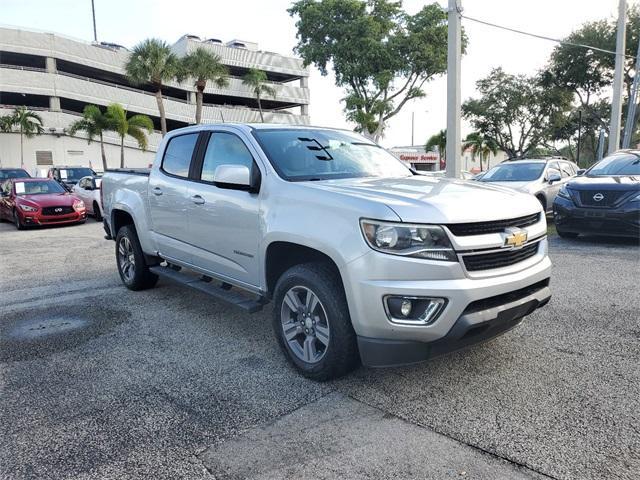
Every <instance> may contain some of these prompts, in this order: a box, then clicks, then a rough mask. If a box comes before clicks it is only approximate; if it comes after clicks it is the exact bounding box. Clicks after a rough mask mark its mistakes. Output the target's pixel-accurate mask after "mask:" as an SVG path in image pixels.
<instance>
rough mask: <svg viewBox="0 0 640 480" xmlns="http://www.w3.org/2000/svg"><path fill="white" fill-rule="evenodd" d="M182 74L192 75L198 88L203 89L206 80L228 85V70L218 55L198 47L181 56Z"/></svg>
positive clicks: (222, 85)
mask: <svg viewBox="0 0 640 480" xmlns="http://www.w3.org/2000/svg"><path fill="white" fill-rule="evenodd" d="M182 75H184V76H189V77H192V78H193V79H194V80H195V86H196V88H198V90H202V91H204V89H205V88H206V84H207V82H208V81H211V82H213V83H214V84H215V85H216V86H218V87H226V86H227V85H229V80H228V78H227V77H228V76H229V70H228V69H227V67H225V66H224V65H223V64H222V63H221V59H220V57H219V56H218V55H216V54H214V53H212V52H210V51H209V50H207V49H206V48H203V47H198V48H196V49H195V50H194V51H193V52H191V53H189V54H188V55H186V56H184V57H183V58H182Z"/></svg>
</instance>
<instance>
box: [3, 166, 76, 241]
mask: <svg viewBox="0 0 640 480" xmlns="http://www.w3.org/2000/svg"><path fill="white" fill-rule="evenodd" d="M0 194H1V196H0V219H5V220H9V221H12V222H14V223H15V225H16V228H17V229H18V230H22V229H23V228H24V227H25V226H28V225H54V224H65V223H83V222H84V221H85V220H86V219H87V212H86V210H85V206H84V202H83V201H82V200H80V199H79V198H78V197H76V196H75V195H72V194H70V193H69V192H67V191H66V190H65V189H64V188H63V187H62V186H61V185H60V184H59V183H58V182H56V181H55V180H51V179H48V178H10V179H8V180H6V181H5V182H4V183H3V184H2V185H0Z"/></svg>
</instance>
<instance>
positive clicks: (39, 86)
mask: <svg viewBox="0 0 640 480" xmlns="http://www.w3.org/2000/svg"><path fill="white" fill-rule="evenodd" d="M197 47H204V48H206V49H208V50H210V51H212V52H213V53H215V54H216V55H218V56H219V57H220V58H221V61H222V63H223V64H224V65H226V66H227V68H228V69H229V85H228V86H227V87H224V88H219V87H217V86H215V85H207V88H206V90H205V92H204V107H203V112H202V116H203V122H205V123H215V122H222V121H225V122H259V121H260V116H259V111H258V108H257V101H256V99H255V96H254V94H253V92H252V91H251V90H250V89H249V88H248V87H246V86H244V85H243V84H242V77H243V75H244V74H245V73H246V72H247V71H248V69H249V68H257V69H260V70H263V71H265V73H266V74H267V78H268V81H269V83H270V85H271V86H272V87H273V88H274V89H275V91H276V95H275V97H274V98H270V97H267V98H265V99H262V106H263V110H264V116H265V122H275V123H291V124H308V123H309V110H308V107H309V86H308V78H309V72H308V70H307V69H306V68H305V67H304V66H303V63H302V60H301V59H298V58H293V57H287V56H283V55H279V54H277V53H273V52H265V51H261V50H259V49H258V45H257V44H255V43H252V42H246V41H242V40H231V41H229V42H226V43H223V42H222V41H220V40H217V39H207V40H201V39H200V38H198V37H195V36H193V35H184V36H183V37H181V38H180V39H179V40H178V41H177V42H176V43H175V44H174V45H172V47H171V48H172V50H173V51H174V52H175V53H176V54H177V55H178V56H183V55H186V54H187V53H189V52H191V51H193V50H194V49H196V48H197ZM129 55H130V52H129V51H128V50H127V49H126V48H124V47H121V46H118V45H115V44H106V43H100V44H97V43H88V42H83V41H79V40H74V39H70V38H67V37H65V36H62V35H58V34H53V33H44V32H34V31H29V30H22V29H12V28H0V115H6V114H8V113H10V112H11V110H12V109H13V108H14V107H16V106H21V105H24V106H26V107H27V108H29V109H31V110H34V111H36V112H37V113H38V114H39V115H40V116H41V117H42V119H43V123H44V130H45V131H44V134H43V135H40V136H36V137H33V138H29V139H24V145H23V156H24V168H26V169H27V170H28V171H29V172H31V173H36V172H38V171H42V170H44V169H46V168H48V167H49V166H50V165H83V166H93V167H94V168H95V169H97V170H100V169H102V160H101V156H100V146H99V144H97V143H96V142H94V143H92V144H88V142H87V140H86V138H84V137H83V136H82V133H78V135H77V136H76V137H70V136H69V135H68V134H67V128H68V126H69V125H70V124H71V122H73V121H74V120H77V119H78V118H80V115H81V113H82V110H83V109H84V107H85V106H86V105H89V104H94V105H98V106H100V107H106V106H107V105H109V104H111V103H120V104H121V105H122V106H123V107H124V108H125V109H126V110H127V111H128V112H129V113H130V114H132V115H133V114H145V115H147V116H149V117H150V118H151V119H152V120H153V122H154V125H155V128H156V131H154V133H152V134H151V135H150V137H149V148H148V150H147V151H146V152H142V151H141V150H139V149H138V148H137V144H136V143H135V142H134V141H133V139H131V138H128V139H126V140H125V162H126V166H127V167H145V166H147V165H148V164H149V163H150V162H151V161H152V160H153V154H154V153H155V150H156V149H157V146H158V144H159V142H160V140H161V136H160V134H159V129H160V119H159V116H158V107H157V103H156V99H155V96H154V89H153V87H152V86H151V85H133V84H132V83H131V82H129V80H128V79H127V77H126V75H125V69H124V66H125V64H126V62H127V59H128V57H129ZM163 95H164V106H165V110H166V117H167V127H168V129H169V130H172V129H175V128H180V127H184V126H187V125H189V124H192V123H194V121H195V108H196V106H195V89H194V86H193V81H191V80H187V81H185V82H182V83H177V82H168V83H167V85H166V86H165V88H163ZM105 147H106V152H107V163H108V167H109V168H111V167H118V166H119V164H120V139H119V137H117V135H116V134H114V133H112V132H109V133H108V134H107V135H106V136H105ZM20 157H21V155H20V135H19V134H18V133H15V132H13V133H0V166H2V167H19V166H20V164H21V160H20Z"/></svg>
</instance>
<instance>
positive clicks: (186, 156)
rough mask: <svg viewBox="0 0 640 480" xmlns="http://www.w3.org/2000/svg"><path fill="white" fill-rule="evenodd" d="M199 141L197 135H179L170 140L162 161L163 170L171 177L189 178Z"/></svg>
mask: <svg viewBox="0 0 640 480" xmlns="http://www.w3.org/2000/svg"><path fill="white" fill-rule="evenodd" d="M197 141H198V134H197V133H189V134H187V135H179V136H177V137H173V138H172V139H171V140H169V145H167V148H166V149H165V151H164V158H163V159H162V170H164V171H165V172H167V173H168V174H170V175H175V176H177V177H184V178H187V177H188V176H189V166H190V165H191V157H193V150H194V149H195V146H196V142H197Z"/></svg>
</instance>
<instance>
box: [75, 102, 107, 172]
mask: <svg viewBox="0 0 640 480" xmlns="http://www.w3.org/2000/svg"><path fill="white" fill-rule="evenodd" d="M113 129H114V128H113V122H112V120H111V118H110V117H109V116H108V115H107V114H105V113H103V112H102V110H100V108H99V107H97V106H95V105H87V106H86V107H84V110H83V111H82V118H81V119H80V120H76V121H75V122H73V123H72V124H71V125H70V126H69V130H68V132H69V135H75V134H76V132H78V131H80V130H82V131H84V132H85V133H86V135H87V141H88V142H89V143H91V142H92V141H93V139H94V138H95V137H98V138H99V139H100V151H101V152H102V167H103V169H104V171H105V172H106V171H107V155H106V154H105V151H104V138H103V134H104V132H107V131H112V130H113Z"/></svg>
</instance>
